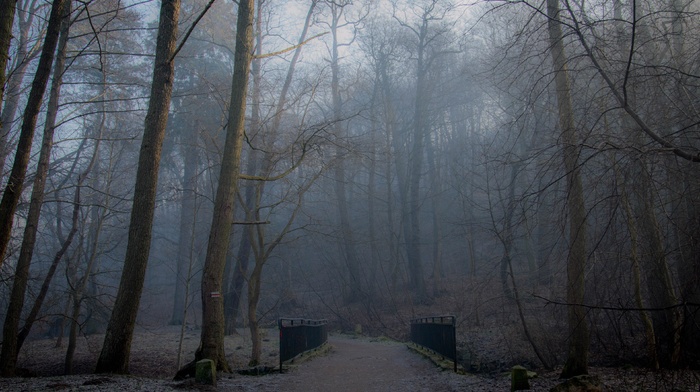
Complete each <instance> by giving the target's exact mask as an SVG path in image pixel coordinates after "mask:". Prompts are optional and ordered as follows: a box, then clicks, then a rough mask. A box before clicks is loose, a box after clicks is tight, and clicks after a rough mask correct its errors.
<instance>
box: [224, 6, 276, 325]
mask: <svg viewBox="0 0 700 392" xmlns="http://www.w3.org/2000/svg"><path fill="white" fill-rule="evenodd" d="M257 1H258V8H257V10H256V17H255V42H256V43H255V53H256V55H257V56H261V55H262V48H263V33H262V8H263V7H262V6H263V3H264V0H257ZM261 63H262V59H261V58H254V59H253V60H252V61H251V65H250V68H251V74H252V79H253V85H252V87H251V90H252V91H251V109H250V125H249V127H248V128H249V131H248V132H249V134H250V135H254V136H257V137H258V138H259V139H262V137H261V133H262V129H261V126H260V125H261V123H260V104H261V87H260V84H261V82H262V64H261ZM273 132H274V131H273ZM260 155H261V153H260V152H259V151H258V150H257V149H250V151H248V156H247V163H246V173H248V174H255V173H256V172H257V170H258V166H259V160H260ZM256 188H257V184H255V183H254V182H247V183H246V185H245V186H244V192H243V193H244V200H243V203H244V204H245V205H244V206H243V213H244V215H245V220H246V221H247V222H250V221H252V220H253V219H255V217H254V214H253V213H254V212H253V210H254V209H255V190H256ZM250 247H251V239H250V231H249V230H243V232H242V233H241V241H240V243H239V244H238V252H237V254H236V258H235V259H233V258H230V259H229V260H227V262H226V269H225V271H224V279H225V281H224V323H225V331H224V332H225V333H226V335H231V334H234V333H235V332H236V319H237V318H238V312H239V309H240V305H241V297H242V296H243V283H244V281H245V280H246V278H247V276H248V265H249V264H250V250H251V249H250ZM229 253H232V252H229ZM231 269H233V276H231V272H230V270H231Z"/></svg>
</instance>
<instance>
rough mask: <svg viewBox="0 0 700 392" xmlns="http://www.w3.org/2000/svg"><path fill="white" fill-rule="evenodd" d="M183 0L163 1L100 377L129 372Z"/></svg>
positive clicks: (97, 370)
mask: <svg viewBox="0 0 700 392" xmlns="http://www.w3.org/2000/svg"><path fill="white" fill-rule="evenodd" d="M179 15H180V0H163V1H162V3H161V8H160V23H159V26H158V38H157V40H156V57H155V61H154V66H153V81H152V83H151V94H150V101H149V104H148V113H147V114H146V120H145V125H144V133H143V140H142V142H141V150H140V153H139V165H138V169H137V172H136V186H135V189H134V202H133V206H132V210H131V221H130V224H129V241H128V244H127V250H126V257H125V260H124V267H123V270H122V278H121V282H120V284H119V290H118V292H117V298H116V301H115V304H114V308H113V309H112V316H111V318H110V321H109V325H108V326H107V333H106V335H105V341H104V344H103V346H102V351H101V353H100V357H99V359H98V361H97V366H96V368H95V372H97V373H128V371H129V356H130V353H131V339H132V337H133V333H134V326H135V323H136V314H137V313H138V308H139V301H140V297H141V292H142V290H143V281H144V277H145V274H146V265H147V264H148V256H149V250H150V246H151V235H152V233H151V229H152V225H153V213H154V209H155V196H156V185H157V183H158V167H159V164H160V152H161V149H162V145H163V138H164V137H165V126H166V123H167V120H168V110H169V108H170V99H171V95H172V90H173V75H174V72H175V61H174V58H173V56H174V55H175V44H176V42H177V23H178V18H179Z"/></svg>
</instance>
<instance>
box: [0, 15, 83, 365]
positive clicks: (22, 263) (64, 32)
mask: <svg viewBox="0 0 700 392" xmlns="http://www.w3.org/2000/svg"><path fill="white" fill-rule="evenodd" d="M62 12H63V21H62V23H61V29H60V35H61V36H60V39H59V43H58V53H57V54H56V63H55V64H54V72H53V75H54V76H53V81H52V83H51V91H50V93H49V103H48V109H47V113H46V121H45V124H44V136H43V138H42V142H41V151H40V152H39V162H38V164H37V170H36V175H35V176H34V183H33V187H32V195H31V198H30V201H29V212H28V213H27V218H26V224H25V226H24V236H23V238H22V245H21V247H20V252H19V256H18V259H17V266H16V270H15V271H16V272H15V278H14V282H13V284H12V294H11V296H10V304H9V306H8V308H7V314H6V316H5V323H4V325H3V337H4V339H3V342H2V351H1V352H0V373H1V374H2V375H3V376H10V375H13V374H14V373H15V366H16V364H17V353H18V351H19V345H18V341H17V333H18V331H19V322H20V317H21V316H22V308H23V307H24V295H25V292H26V290H27V283H28V280H29V267H30V265H31V262H32V255H33V253H34V245H35V244H36V234H37V230H38V225H39V217H40V215H41V206H42V205H43V202H44V189H45V185H46V177H47V176H48V173H49V160H50V158H51V147H52V146H53V134H54V127H55V125H56V114H57V113H58V100H59V97H60V95H61V83H62V82H61V78H62V76H63V70H64V68H65V63H66V44H67V42H68V30H69V28H70V2H69V1H68V2H66V4H65V5H64V6H63V10H62Z"/></svg>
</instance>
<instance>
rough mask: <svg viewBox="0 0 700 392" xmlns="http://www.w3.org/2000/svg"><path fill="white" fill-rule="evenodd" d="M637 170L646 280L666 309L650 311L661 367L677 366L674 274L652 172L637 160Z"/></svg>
mask: <svg viewBox="0 0 700 392" xmlns="http://www.w3.org/2000/svg"><path fill="white" fill-rule="evenodd" d="M637 164H638V166H637V167H636V168H637V169H639V170H636V173H637V174H638V175H639V178H640V179H641V184H640V187H639V189H638V192H636V196H637V199H638V201H637V203H636V208H634V210H635V212H636V215H637V217H638V221H637V224H638V226H639V233H640V234H641V237H642V238H643V241H641V243H640V245H642V246H641V248H642V249H643V250H644V251H643V252H642V255H641V256H642V262H643V266H644V271H645V272H646V283H647V289H648V291H649V298H650V303H651V306H652V307H653V308H656V309H663V310H659V311H656V312H653V313H652V314H651V318H652V321H653V323H654V333H655V337H656V355H657V356H658V360H659V361H660V364H661V365H662V366H666V367H668V366H675V365H676V364H677V363H678V360H679V356H680V328H681V325H680V323H679V322H678V321H679V315H678V314H677V313H676V312H677V309H676V308H674V306H675V305H676V304H677V303H678V302H677V301H678V300H677V298H676V293H675V291H674V287H673V283H672V281H671V273H670V271H669V268H668V262H667V259H666V249H665V247H664V244H663V236H662V233H661V229H660V228H659V223H658V220H657V218H656V213H655V212H654V203H653V199H654V198H653V194H652V193H653V192H652V189H653V186H652V184H651V178H650V174H649V173H648V172H647V170H646V169H647V168H646V167H645V164H644V162H643V161H638V162H637Z"/></svg>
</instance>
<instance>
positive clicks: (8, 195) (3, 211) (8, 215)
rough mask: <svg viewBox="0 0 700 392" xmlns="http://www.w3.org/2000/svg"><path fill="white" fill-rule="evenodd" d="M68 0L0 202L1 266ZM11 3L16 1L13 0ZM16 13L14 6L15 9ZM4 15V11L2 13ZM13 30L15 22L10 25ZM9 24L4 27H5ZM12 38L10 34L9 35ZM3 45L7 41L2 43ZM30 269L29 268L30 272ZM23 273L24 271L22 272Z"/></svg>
mask: <svg viewBox="0 0 700 392" xmlns="http://www.w3.org/2000/svg"><path fill="white" fill-rule="evenodd" d="M0 1H2V2H3V3H2V5H0V6H1V7H2V8H0V11H4V7H6V5H5V2H6V1H7V0H0ZM66 2H67V0H56V1H54V2H53V4H52V5H51V14H50V16H49V24H48V27H47V29H46V37H45V39H44V47H43V48H42V50H41V57H40V58H39V65H38V66H37V70H36V74H35V75H34V81H33V82H32V88H31V90H30V91H29V98H28V99H27V106H26V108H25V109H24V117H23V119H22V129H21V131H20V135H19V141H18V142H17V152H16V154H15V160H14V163H13V164H12V171H11V172H10V178H9V179H8V181H7V186H6V187H5V192H4V193H3V195H2V201H0V266H2V263H3V261H4V260H5V253H6V251H7V246H8V244H9V242H10V235H11V234H12V223H13V221H14V215H15V209H16V208H17V203H18V202H19V199H20V197H21V196H22V190H23V187H24V177H25V176H26V174H27V165H28V164H29V157H30V153H31V149H32V140H33V139H34V129H35V128H36V123H37V119H38V117H39V111H40V110H41V102H42V100H43V97H44V92H45V91H46V85H47V84H48V81H49V76H50V75H51V65H52V63H53V59H54V52H55V51H56V45H57V43H58V36H59V32H60V28H61V20H62V18H63V8H64V6H65V4H66ZM10 3H14V2H12V1H10ZM12 14H14V8H13V11H12ZM2 15H3V18H4V13H3V14H2ZM8 26H9V27H10V32H11V26H12V24H11V22H10V24H9V25H8ZM5 27H6V26H4V22H3V26H1V27H0V29H2V30H4V29H5ZM7 38H8V41H9V35H8V37H7ZM4 39H5V38H4V32H3V31H0V41H2V40H4ZM0 45H4V43H2V42H0ZM6 56H7V50H6V49H3V48H1V47H0V59H2V60H0V62H2V64H0V65H2V68H3V71H2V72H3V74H2V75H0V76H1V77H2V82H3V85H2V88H3V89H4V82H5V75H4V69H5V65H6V64H7V58H6ZM27 272H28V271H27ZM20 273H21V272H20Z"/></svg>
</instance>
